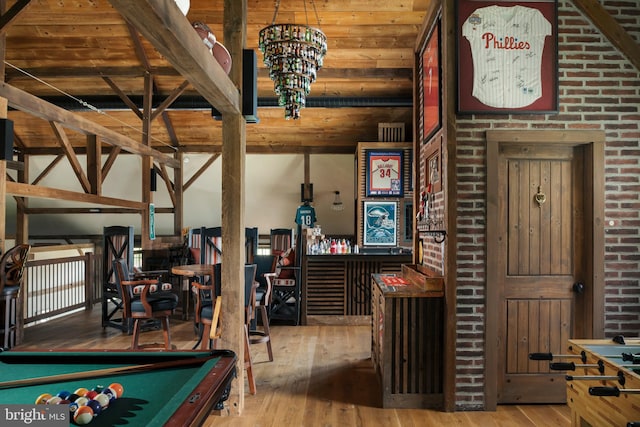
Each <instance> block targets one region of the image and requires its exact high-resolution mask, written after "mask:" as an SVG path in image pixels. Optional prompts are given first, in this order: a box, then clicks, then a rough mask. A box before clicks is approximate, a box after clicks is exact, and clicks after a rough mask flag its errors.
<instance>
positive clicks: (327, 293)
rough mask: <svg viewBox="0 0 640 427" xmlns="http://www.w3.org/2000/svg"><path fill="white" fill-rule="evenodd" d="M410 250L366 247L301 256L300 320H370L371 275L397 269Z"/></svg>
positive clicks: (354, 322)
mask: <svg viewBox="0 0 640 427" xmlns="http://www.w3.org/2000/svg"><path fill="white" fill-rule="evenodd" d="M411 261H412V256H411V252H410V251H407V250H402V249H400V248H392V249H374V250H370V249H367V250H366V251H365V250H363V251H362V252H361V253H357V254H354V253H352V254H333V255H305V256H304V257H303V260H302V289H301V292H302V307H301V323H302V324H303V325H308V324H334V325H336V324H345V325H359V324H367V325H368V324H370V323H371V289H372V288H371V275H372V274H380V273H382V274H393V273H397V274H399V273H401V272H402V265H403V264H408V263H411Z"/></svg>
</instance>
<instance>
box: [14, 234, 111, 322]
mask: <svg viewBox="0 0 640 427" xmlns="http://www.w3.org/2000/svg"><path fill="white" fill-rule="evenodd" d="M91 248H92V249H95V248H94V247H93V245H91ZM64 249H74V250H78V252H79V255H77V256H65V257H61V258H50V259H41V260H30V261H28V262H27V265H26V269H25V276H24V282H23V291H24V293H23V302H24V306H23V319H24V324H25V325H28V324H33V323H37V322H40V321H43V320H45V319H50V318H52V317H56V316H60V315H63V314H66V313H69V312H72V311H77V310H81V309H85V310H89V309H91V307H92V306H93V305H94V304H96V303H98V302H100V301H101V298H102V278H101V277H102V265H101V264H102V259H101V257H100V256H96V255H95V252H86V253H84V254H83V252H84V251H85V250H87V245H68V247H60V246H53V247H48V248H47V249H44V248H33V249H32V252H35V253H43V252H46V251H47V250H50V251H51V252H52V253H55V252H59V251H61V250H64ZM54 251H55V252H54Z"/></svg>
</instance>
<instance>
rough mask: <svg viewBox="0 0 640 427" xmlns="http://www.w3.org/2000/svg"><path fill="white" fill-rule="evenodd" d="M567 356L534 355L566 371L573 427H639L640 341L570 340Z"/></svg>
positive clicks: (619, 338) (553, 368)
mask: <svg viewBox="0 0 640 427" xmlns="http://www.w3.org/2000/svg"><path fill="white" fill-rule="evenodd" d="M568 350H569V353H568V354H550V353H532V354H530V355H529V357H530V358H531V359H533V360H550V361H551V363H550V368H551V369H552V370H562V371H566V373H567V375H566V379H567V405H568V406H569V407H570V408H571V425H572V426H573V427H606V426H619V427H640V338H638V339H631V340H630V339H627V340H626V341H625V339H624V338H623V337H622V336H617V337H615V338H614V340H569V342H568Z"/></svg>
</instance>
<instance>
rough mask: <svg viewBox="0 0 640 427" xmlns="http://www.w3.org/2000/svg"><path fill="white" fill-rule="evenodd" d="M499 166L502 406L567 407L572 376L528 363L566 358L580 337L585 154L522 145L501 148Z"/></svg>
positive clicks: (499, 351) (562, 149) (547, 365)
mask: <svg viewBox="0 0 640 427" xmlns="http://www.w3.org/2000/svg"><path fill="white" fill-rule="evenodd" d="M498 164H499V171H498V180H499V184H498V187H499V188H498V206H499V209H498V212H499V216H500V218H499V220H498V224H499V226H498V229H499V235H500V236H503V239H505V241H504V242H502V243H503V244H501V245H500V246H499V247H500V251H501V252H502V253H500V254H497V255H498V256H497V257H496V258H495V259H497V262H498V263H499V266H498V272H499V273H498V281H499V282H500V283H498V284H497V286H499V289H500V292H501V298H500V313H499V320H498V324H499V328H500V331H499V333H498V338H499V339H498V343H499V345H498V346H499V348H498V353H497V354H498V355H499V362H498V375H499V376H500V377H499V378H498V403H525V402H526V403H542V402H545V403H551V402H555V403H558V402H564V401H565V400H566V397H565V387H566V383H565V380H564V375H565V373H564V372H558V371H550V370H549V362H538V361H532V360H529V357H528V356H529V354H530V353H532V352H552V353H556V354H558V353H563V352H566V351H565V347H566V342H567V340H568V339H569V338H571V337H572V335H573V333H574V331H575V329H574V326H575V321H576V319H575V314H576V306H575V303H576V298H575V297H576V293H575V291H574V284H575V283H577V282H580V281H581V280H584V279H582V275H583V274H584V272H585V266H584V265H583V263H584V259H585V256H584V251H585V248H584V232H583V230H584V224H583V221H584V213H583V209H584V204H585V202H584V200H583V198H584V194H585V191H584V188H583V179H582V177H583V171H582V168H583V161H582V152H581V151H580V150H579V149H576V148H575V147H570V146H564V147H563V146H536V145H527V146H524V145H518V144H515V145H508V146H503V147H502V148H501V150H500V157H499V161H498Z"/></svg>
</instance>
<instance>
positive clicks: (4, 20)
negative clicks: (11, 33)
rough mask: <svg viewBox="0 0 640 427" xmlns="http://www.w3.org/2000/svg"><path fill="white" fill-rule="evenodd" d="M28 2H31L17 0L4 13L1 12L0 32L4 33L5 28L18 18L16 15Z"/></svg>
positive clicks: (29, 0) (18, 14) (29, 1)
mask: <svg viewBox="0 0 640 427" xmlns="http://www.w3.org/2000/svg"><path fill="white" fill-rule="evenodd" d="M29 3H31V0H18V1H17V2H15V3H14V5H13V6H11V8H10V9H9V10H8V11H7V12H6V13H3V14H2V16H0V33H4V32H5V31H6V30H7V27H9V26H10V25H11V23H12V22H14V21H15V20H16V19H18V16H20V14H21V13H22V12H24V11H25V10H27V6H29Z"/></svg>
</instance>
